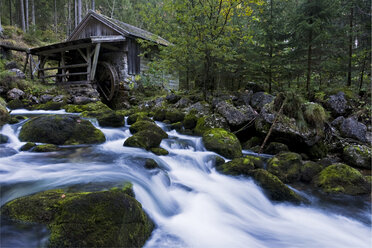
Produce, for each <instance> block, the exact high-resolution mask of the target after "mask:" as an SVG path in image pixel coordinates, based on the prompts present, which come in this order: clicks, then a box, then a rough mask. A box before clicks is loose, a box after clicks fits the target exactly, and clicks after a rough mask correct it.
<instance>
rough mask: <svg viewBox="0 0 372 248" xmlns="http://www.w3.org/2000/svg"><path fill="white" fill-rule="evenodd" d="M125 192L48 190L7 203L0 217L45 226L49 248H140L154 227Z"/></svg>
mask: <svg viewBox="0 0 372 248" xmlns="http://www.w3.org/2000/svg"><path fill="white" fill-rule="evenodd" d="M127 191H128V190H121V189H116V190H114V189H112V190H110V191H100V192H92V193H91V192H82V193H65V192H64V190H58V189H57V190H50V191H45V192H41V193H38V194H35V195H30V196H25V197H21V198H18V199H15V200H13V201H11V202H8V203H7V204H6V205H4V206H3V207H2V208H1V215H3V216H8V217H10V218H11V219H13V220H17V221H23V222H34V223H35V222H36V223H42V224H46V225H47V226H48V228H49V230H50V232H51V235H50V238H49V246H50V247H142V246H143V245H144V243H145V242H146V240H147V239H148V238H149V236H150V234H151V232H152V230H153V228H154V224H153V223H152V221H151V220H150V219H149V217H148V216H147V215H146V214H145V212H144V211H143V210H142V206H141V204H140V203H139V202H137V201H136V200H135V199H134V198H133V197H132V196H131V194H129V193H128V192H127Z"/></svg>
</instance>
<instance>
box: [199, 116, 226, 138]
mask: <svg viewBox="0 0 372 248" xmlns="http://www.w3.org/2000/svg"><path fill="white" fill-rule="evenodd" d="M211 128H223V129H225V130H227V131H229V130H230V128H229V125H228V124H227V121H226V119H225V118H224V117H222V116H221V115H219V114H211V115H207V116H203V117H200V118H199V119H198V121H197V123H196V126H195V129H194V133H195V134H197V135H203V134H204V133H205V132H206V131H208V130H209V129H211Z"/></svg>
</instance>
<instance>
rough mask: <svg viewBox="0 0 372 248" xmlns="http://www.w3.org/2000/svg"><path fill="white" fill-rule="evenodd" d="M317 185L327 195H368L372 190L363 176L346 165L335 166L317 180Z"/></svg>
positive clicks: (326, 170)
mask: <svg viewBox="0 0 372 248" xmlns="http://www.w3.org/2000/svg"><path fill="white" fill-rule="evenodd" d="M314 183H315V185H316V186H318V187H320V188H321V189H322V190H323V191H324V192H326V193H332V194H336V193H343V194H348V195H361V194H368V193H370V192H371V189H370V188H369V187H368V186H369V185H368V182H367V181H366V180H365V178H364V177H363V175H362V174H361V173H360V172H359V171H358V170H356V169H354V168H352V167H350V166H348V165H346V164H333V165H330V166H328V167H327V168H325V169H323V170H322V171H321V172H320V173H319V175H318V176H317V177H316V178H315V181H314Z"/></svg>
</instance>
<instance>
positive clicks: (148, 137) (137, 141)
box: [124, 130, 164, 150]
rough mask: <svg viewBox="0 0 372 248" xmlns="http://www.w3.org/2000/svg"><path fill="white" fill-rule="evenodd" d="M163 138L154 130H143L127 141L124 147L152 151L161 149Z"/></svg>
mask: <svg viewBox="0 0 372 248" xmlns="http://www.w3.org/2000/svg"><path fill="white" fill-rule="evenodd" d="M163 137H164V136H162V135H161V134H160V133H159V132H155V131H153V130H143V131H139V132H138V133H135V134H134V135H133V136H131V137H129V138H128V139H126V140H125V142H124V146H129V147H138V148H143V149H146V150H150V149H151V148H156V147H159V145H160V142H161V140H162V139H163Z"/></svg>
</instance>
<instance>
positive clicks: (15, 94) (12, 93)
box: [6, 88, 25, 100]
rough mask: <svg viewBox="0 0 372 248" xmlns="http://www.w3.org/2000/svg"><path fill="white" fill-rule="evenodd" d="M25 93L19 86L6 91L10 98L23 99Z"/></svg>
mask: <svg viewBox="0 0 372 248" xmlns="http://www.w3.org/2000/svg"><path fill="white" fill-rule="evenodd" d="M24 95H25V93H24V92H23V91H22V90H20V89H17V88H13V89H11V90H9V91H8V92H7V93H6V97H7V98H8V100H15V99H22V98H23V96H24Z"/></svg>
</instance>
